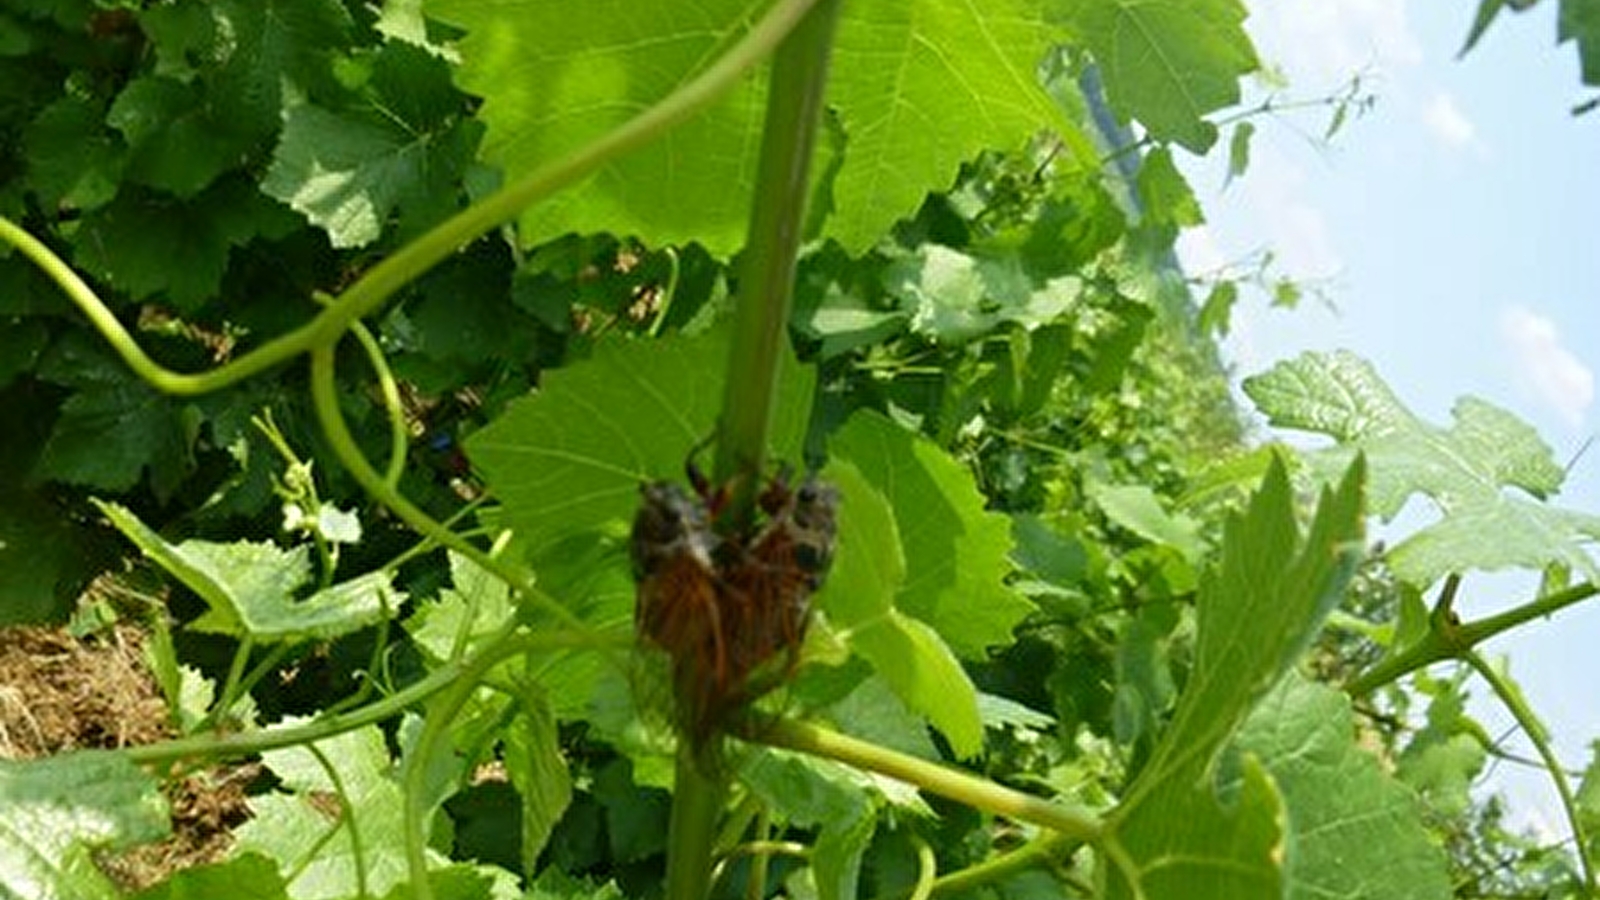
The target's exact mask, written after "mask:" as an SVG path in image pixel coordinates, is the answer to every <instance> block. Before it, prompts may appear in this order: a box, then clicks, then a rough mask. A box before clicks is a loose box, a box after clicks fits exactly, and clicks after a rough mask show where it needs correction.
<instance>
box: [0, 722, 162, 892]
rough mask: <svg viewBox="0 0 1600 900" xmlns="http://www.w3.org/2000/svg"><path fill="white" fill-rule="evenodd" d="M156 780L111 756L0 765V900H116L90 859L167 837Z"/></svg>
mask: <svg viewBox="0 0 1600 900" xmlns="http://www.w3.org/2000/svg"><path fill="white" fill-rule="evenodd" d="M167 830H168V822H167V803H166V801H165V800H163V799H162V797H161V791H160V790H159V788H158V786H157V784H156V782H155V779H153V778H151V777H150V776H149V775H148V774H146V773H145V772H143V771H141V770H140V769H139V768H137V767H136V766H134V764H133V763H131V762H128V760H126V759H124V758H123V757H122V756H120V755H119V754H116V753H108V752H100V751H90V752H85V753H68V754H63V755H61V756H52V757H49V758H46V759H38V760H29V761H26V762H23V761H16V760H8V759H0V897H7V898H12V897H15V898H18V900H21V898H27V900H114V898H116V897H120V896H121V892H119V891H118V890H117V889H116V888H114V887H113V886H112V884H111V880H110V879H108V878H107V877H106V876H105V874H104V873H103V872H101V871H100V869H99V867H97V866H96V865H95V863H94V860H93V859H92V858H91V855H90V851H92V850H101V849H106V850H115V849H120V848H125V847H131V846H133V845H135V844H141V843H145V842H147V841H154V840H158V839H160V838H162V837H164V836H165V835H166V834H167Z"/></svg>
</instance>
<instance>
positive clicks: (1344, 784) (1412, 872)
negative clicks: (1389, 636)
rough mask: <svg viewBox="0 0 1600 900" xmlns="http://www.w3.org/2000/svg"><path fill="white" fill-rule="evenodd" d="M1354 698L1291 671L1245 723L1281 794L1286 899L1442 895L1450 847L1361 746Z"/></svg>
mask: <svg viewBox="0 0 1600 900" xmlns="http://www.w3.org/2000/svg"><path fill="white" fill-rule="evenodd" d="M1354 733H1355V729H1354V723H1353V722H1352V720H1351V715H1350V701H1349V699H1348V698H1346V697H1345V696H1344V695H1343V694H1341V693H1339V692H1338V691H1335V690H1332V689H1330V688H1327V687H1324V686H1321V685H1318V684H1314V683H1312V682H1309V681H1306V680H1304V679H1303V678H1301V677H1300V676H1299V675H1297V674H1295V673H1293V672H1291V673H1290V674H1289V675H1288V676H1287V677H1286V678H1284V680H1283V682H1282V683H1281V684H1279V686H1278V687H1277V688H1276V689H1275V690H1274V691H1273V692H1272V693H1270V694H1268V695H1267V696H1266V697H1265V698H1264V699H1263V700H1262V701H1261V703H1260V704H1259V705H1258V706H1257V707H1256V709H1255V711H1254V712H1252V713H1251V714H1250V718H1249V719H1247V720H1246V721H1245V723H1244V725H1243V726H1242V727H1241V728H1240V729H1239V734H1238V737H1237V738H1236V740H1235V744H1236V746H1237V747H1238V748H1239V749H1240V750H1243V751H1244V752H1246V753H1250V754H1253V755H1255V756H1256V757H1258V758H1259V759H1260V760H1261V762H1262V764H1263V765H1264V766H1266V769H1267V771H1268V772H1269V773H1271V775H1272V779H1273V781H1274V782H1275V783H1276V784H1277V786H1278V789H1279V790H1280V791H1281V792H1282V793H1283V798H1284V805H1285V808H1286V810H1287V821H1286V825H1287V827H1286V833H1287V843H1288V846H1290V847H1291V848H1292V849H1291V851H1290V852H1289V853H1288V854H1286V856H1285V862H1284V873H1283V877H1284V883H1285V886H1286V887H1287V891H1286V892H1285V894H1284V896H1285V897H1286V898H1288V900H1318V898H1324V897H1361V898H1363V900H1434V898H1437V900H1444V898H1448V897H1451V896H1453V893H1452V892H1451V888H1450V882H1449V879H1448V878H1447V877H1446V874H1445V873H1446V861H1445V858H1444V854H1443V853H1442V852H1441V851H1440V849H1439V848H1438V847H1437V846H1435V845H1434V843H1433V840H1432V838H1431V836H1430V834H1429V832H1428V830H1427V829H1426V828H1424V827H1423V823H1422V818H1421V814H1420V810H1419V807H1418V804H1417V798H1416V795H1415V794H1414V793H1412V792H1411V791H1410V790H1408V789H1407V788H1405V787H1404V786H1402V785H1401V784H1400V783H1399V782H1397V781H1395V780H1393V779H1392V778H1390V777H1389V776H1388V775H1386V774H1384V772H1383V770H1382V769H1381V768H1380V767H1379V765H1378V761H1377V760H1376V759H1374V758H1373V757H1372V756H1371V755H1370V754H1368V753H1366V752H1365V751H1363V750H1361V749H1360V748H1359V747H1357V746H1356V744H1355V742H1354V740H1353V739H1352V737H1351V736H1352V735H1353V734H1354Z"/></svg>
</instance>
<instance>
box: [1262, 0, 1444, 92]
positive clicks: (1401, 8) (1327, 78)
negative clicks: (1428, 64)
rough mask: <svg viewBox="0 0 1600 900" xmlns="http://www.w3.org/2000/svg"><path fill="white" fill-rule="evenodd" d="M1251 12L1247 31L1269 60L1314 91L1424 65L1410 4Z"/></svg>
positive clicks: (1323, 0) (1349, 0) (1287, 6)
mask: <svg viewBox="0 0 1600 900" xmlns="http://www.w3.org/2000/svg"><path fill="white" fill-rule="evenodd" d="M1250 7H1251V8H1250V21H1249V23H1247V25H1246V27H1247V28H1249V30H1250V33H1251V35H1252V36H1253V37H1255V38H1256V40H1257V45H1258V46H1259V47H1260V49H1261V52H1262V54H1263V56H1264V57H1265V58H1266V59H1267V60H1268V61H1270V62H1272V63H1275V64H1278V65H1281V66H1282V67H1283V68H1284V69H1285V70H1286V71H1287V73H1288V75H1289V78H1290V80H1291V82H1294V83H1297V84H1302V85H1303V86H1304V87H1305V88H1306V89H1309V90H1316V89H1319V88H1326V87H1328V86H1331V85H1333V84H1337V83H1339V82H1341V81H1343V80H1345V79H1347V78H1349V77H1350V76H1351V75H1354V74H1355V73H1356V72H1359V71H1363V70H1368V69H1374V68H1375V69H1377V70H1378V71H1392V70H1394V69H1397V68H1404V67H1409V66H1414V65H1416V64H1417V63H1419V62H1421V61H1422V44H1421V42H1419V41H1418V40H1417V38H1416V36H1415V35H1414V34H1412V32H1411V26H1410V25H1409V23H1407V21H1406V4H1405V2H1404V0H1306V2H1299V3H1286V2H1283V0H1270V2H1259V0H1258V2H1252V3H1251V4H1250Z"/></svg>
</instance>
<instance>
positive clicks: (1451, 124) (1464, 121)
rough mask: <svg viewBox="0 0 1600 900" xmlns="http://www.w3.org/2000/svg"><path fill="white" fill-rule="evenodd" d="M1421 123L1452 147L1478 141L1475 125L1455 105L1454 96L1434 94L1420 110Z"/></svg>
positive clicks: (1470, 144) (1464, 145) (1472, 143)
mask: <svg viewBox="0 0 1600 900" xmlns="http://www.w3.org/2000/svg"><path fill="white" fill-rule="evenodd" d="M1422 123H1423V124H1424V125H1426V126H1428V130H1429V131H1431V132H1433V136H1434V137H1436V138H1438V139H1439V140H1441V141H1443V142H1444V143H1445V144H1448V145H1450V146H1452V147H1469V146H1472V145H1474V144H1476V143H1477V142H1478V129H1477V126H1475V125H1473V124H1472V120H1471V119H1469V118H1467V116H1466V114H1465V113H1463V112H1462V111H1461V107H1459V106H1457V105H1456V99H1455V97H1452V96H1451V95H1449V94H1446V93H1439V94H1435V95H1434V98H1433V99H1432V100H1431V101H1429V102H1428V105H1427V107H1426V108H1425V109H1423V111H1422Z"/></svg>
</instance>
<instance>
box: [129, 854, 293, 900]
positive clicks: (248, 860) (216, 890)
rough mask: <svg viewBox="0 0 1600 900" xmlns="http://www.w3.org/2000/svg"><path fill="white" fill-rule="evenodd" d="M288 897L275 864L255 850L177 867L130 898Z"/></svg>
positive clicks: (245, 899) (234, 899)
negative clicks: (162, 878)
mask: <svg viewBox="0 0 1600 900" xmlns="http://www.w3.org/2000/svg"><path fill="white" fill-rule="evenodd" d="M217 897H227V898H228V900H289V895H288V894H287V893H286V892H285V887H284V883H283V879H282V878H281V877H280V876H279V875H278V867H277V866H276V865H274V864H273V862H272V860H270V859H267V858H266V857H264V856H261V855H260V854H258V853H245V854H241V855H239V856H236V857H234V858H233V859H230V860H228V861H227V862H222V863H212V864H211V865H200V866H192V867H190V868H187V869H179V870H178V871H177V872H175V873H173V876H172V877H171V878H169V879H167V880H166V881H163V882H161V883H160V884H158V885H155V886H154V887H150V888H147V889H145V890H142V891H140V892H139V893H137V894H135V895H133V897H132V900H214V898H217Z"/></svg>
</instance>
